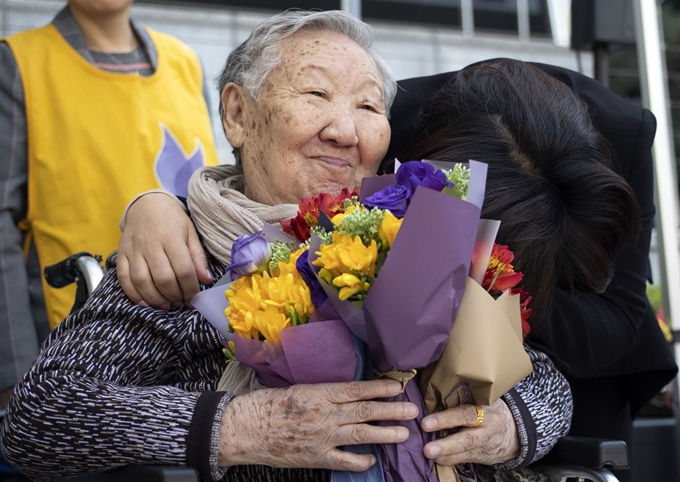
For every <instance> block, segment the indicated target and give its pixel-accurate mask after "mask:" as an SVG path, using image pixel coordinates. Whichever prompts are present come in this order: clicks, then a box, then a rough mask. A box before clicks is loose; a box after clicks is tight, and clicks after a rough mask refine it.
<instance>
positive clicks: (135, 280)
mask: <svg viewBox="0 0 680 482" xmlns="http://www.w3.org/2000/svg"><path fill="white" fill-rule="evenodd" d="M130 266H131V268H130V278H131V280H132V284H133V285H134V287H135V289H136V290H137V292H138V293H139V295H140V296H141V298H142V300H143V301H144V302H145V303H147V304H148V305H149V306H153V307H155V308H161V309H169V308H170V302H169V301H168V300H166V299H165V298H164V297H163V295H162V294H161V293H160V292H159V291H158V290H157V289H156V285H154V280H153V277H152V276H151V272H150V271H149V266H148V265H147V263H146V260H145V259H144V258H143V257H141V256H138V257H137V258H136V260H134V262H131V263H130Z"/></svg>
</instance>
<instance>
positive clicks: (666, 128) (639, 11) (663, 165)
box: [633, 0, 680, 469]
mask: <svg viewBox="0 0 680 482" xmlns="http://www.w3.org/2000/svg"><path fill="white" fill-rule="evenodd" d="M633 4H634V9H635V12H634V14H635V36H636V40H637V42H636V44H637V53H638V65H639V71H640V87H641V91H642V102H643V104H644V105H645V107H647V108H649V110H651V111H652V112H653V113H654V115H655V116H656V122H657V130H656V138H655V140H654V146H653V147H652V152H653V154H654V170H655V173H654V178H655V181H656V182H655V184H656V208H657V213H656V227H657V228H656V229H657V240H658V245H657V246H658V252H659V266H660V271H661V289H662V292H663V307H664V315H665V317H666V319H667V322H668V325H669V326H670V327H671V328H674V329H678V328H680V256H678V191H677V178H676V172H675V147H674V144H673V130H672V124H671V113H670V101H669V96H668V85H667V83H666V80H667V78H668V77H667V72H666V59H665V56H664V48H663V45H664V44H663V29H662V23H661V18H660V9H659V8H658V4H657V1H656V0H634V1H633ZM675 359H676V360H680V344H679V343H676V344H675ZM674 386H675V397H674V398H676V402H675V407H674V408H675V418H676V442H680V411H679V410H678V406H677V394H678V392H677V383H676V384H674ZM676 463H677V464H678V468H679V469H680V458H676Z"/></svg>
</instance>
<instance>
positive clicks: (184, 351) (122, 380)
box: [0, 253, 572, 481]
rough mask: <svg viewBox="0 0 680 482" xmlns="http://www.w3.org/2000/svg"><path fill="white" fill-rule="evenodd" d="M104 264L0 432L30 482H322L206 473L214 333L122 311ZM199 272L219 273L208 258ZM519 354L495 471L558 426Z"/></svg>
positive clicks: (531, 452) (547, 379)
mask: <svg viewBox="0 0 680 482" xmlns="http://www.w3.org/2000/svg"><path fill="white" fill-rule="evenodd" d="M115 262H116V256H115V253H114V254H113V255H112V256H111V257H110V258H109V261H108V263H109V266H110V269H109V271H108V272H107V274H106V276H105V278H104V280H103V281H102V283H101V284H100V286H99V287H98V288H97V290H96V291H95V292H94V293H93V295H92V297H91V298H90V299H89V300H88V302H87V304H86V305H85V307H83V308H82V309H81V310H80V311H79V312H77V313H76V314H74V315H72V316H70V317H68V318H67V319H66V320H65V321H64V322H63V323H62V324H60V325H59V326H58V327H57V329H56V330H55V331H54V332H53V333H52V334H51V336H50V337H49V339H48V340H47V341H46V343H45V344H44V345H43V347H42V350H41V352H40V354H39V355H38V358H37V359H36V360H35V362H34V364H33V366H32V368H31V369H30V371H29V372H28V373H27V374H26V375H25V376H24V378H23V380H22V381H21V383H20V384H19V385H18V386H17V387H16V390H15V394H14V396H13V398H12V399H11V401H10V406H9V410H8V414H7V417H6V419H5V422H4V425H3V427H2V432H1V434H0V435H1V436H0V445H1V448H2V452H3V454H4V455H5V457H6V458H7V460H8V461H10V463H12V464H13V465H15V466H17V467H18V468H20V469H21V470H22V472H24V473H25V474H26V475H28V476H29V477H31V478H33V479H35V480H57V479H61V478H63V477H69V476H76V475H85V474H90V473H96V472H101V471H104V470H108V469H112V468H115V467H120V466H124V465H129V464H142V463H147V464H165V465H188V466H190V467H194V468H196V469H198V470H199V472H200V474H201V477H202V478H203V479H205V480H219V479H220V478H222V477H225V478H226V479H227V480H234V481H235V480H261V481H275V480H279V481H306V480H308V481H312V480H314V481H317V480H318V481H321V480H329V477H328V472H326V471H319V470H317V471H311V470H276V469H271V468H268V467H263V466H260V467H232V468H231V469H229V470H228V471H227V472H226V474H225V471H224V470H220V469H219V468H218V466H217V450H218V438H219V425H220V422H221V419H222V413H223V411H224V407H225V406H226V405H227V403H228V402H229V400H230V399H231V395H230V394H228V393H224V392H222V393H220V392H216V391H215V390H216V387H217V383H218V381H219V379H220V376H221V374H222V371H223V370H224V367H225V364H226V361H225V357H224V355H223V354H222V352H221V344H220V337H219V335H218V334H217V332H216V331H215V330H214V329H213V328H212V327H211V326H210V324H209V323H208V322H207V321H206V320H205V319H203V318H202V317H201V316H200V315H199V314H198V313H197V312H196V311H192V310H189V309H187V308H181V309H173V310H171V311H169V312H165V311H161V310H155V309H153V308H142V307H140V306H137V305H135V304H133V303H132V302H131V301H130V300H129V299H128V298H127V296H126V295H125V294H124V293H123V291H122V289H121V288H120V285H119V284H118V281H117V279H116V270H115ZM211 269H212V271H213V274H214V275H215V279H217V278H219V276H221V272H222V267H220V266H218V264H217V263H216V262H214V260H213V261H212V262H211ZM527 351H528V353H529V357H530V358H531V361H532V363H533V367H534V370H533V373H532V374H531V375H529V376H528V377H526V378H525V379H524V380H522V381H521V382H520V383H518V384H517V385H516V386H515V387H514V388H513V389H512V390H511V391H510V392H509V393H508V394H506V395H505V396H504V397H503V399H504V401H505V402H506V403H507V404H508V406H509V407H510V410H511V411H512V414H513V416H514V419H515V422H516V425H517V429H518V433H519V437H520V442H521V453H520V456H519V457H518V458H517V459H514V460H511V461H509V462H507V463H505V464H503V465H501V466H498V467H497V468H498V469H500V470H511V469H515V468H519V467H523V466H525V465H527V464H529V463H531V462H533V461H535V460H537V459H539V458H540V457H542V456H543V455H545V454H546V453H547V452H548V451H549V450H550V449H551V448H552V446H553V445H554V443H555V442H556V441H557V439H558V438H559V437H561V436H563V435H565V434H566V433H567V431H568V429H569V424H570V420H571V413H572V398H571V392H570V389H569V386H568V384H567V382H566V380H565V379H564V377H563V376H562V375H561V374H560V373H559V372H558V371H557V370H556V369H555V367H554V366H553V364H552V362H550V360H549V359H548V358H547V357H546V356H545V355H544V354H542V353H539V352H536V351H534V350H531V349H529V348H527Z"/></svg>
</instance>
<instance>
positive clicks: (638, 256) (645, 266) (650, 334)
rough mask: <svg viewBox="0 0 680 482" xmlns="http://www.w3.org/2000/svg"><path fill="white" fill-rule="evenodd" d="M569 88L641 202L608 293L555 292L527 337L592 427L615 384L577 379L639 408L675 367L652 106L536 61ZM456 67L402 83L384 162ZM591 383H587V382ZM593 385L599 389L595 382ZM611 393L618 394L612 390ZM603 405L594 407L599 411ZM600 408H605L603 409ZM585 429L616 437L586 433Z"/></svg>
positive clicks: (407, 136)
mask: <svg viewBox="0 0 680 482" xmlns="http://www.w3.org/2000/svg"><path fill="white" fill-rule="evenodd" d="M534 65H536V66H537V67H539V68H540V69H542V70H543V71H545V72H547V73H549V74H550V75H552V76H553V77H555V78H557V79H559V80H560V81H562V82H564V83H565V84H566V85H568V86H569V87H571V88H572V89H573V90H574V91H575V92H576V94H578V95H579V96H580V97H581V98H582V99H583V100H585V101H586V103H587V104H588V105H589V108H590V113H591V118H592V121H593V123H594V125H595V126H596V127H597V129H598V130H599V131H600V132H601V133H602V134H603V135H604V136H605V137H606V138H607V140H608V141H609V143H610V144H611V147H612V149H613V152H614V156H615V161H616V166H617V168H618V170H619V172H620V173H621V174H622V175H623V176H624V177H625V178H626V180H627V181H628V182H629V183H630V185H631V186H632V187H633V189H634V190H635V193H636V196H637V198H638V202H639V205H640V218H641V231H640V235H639V238H638V241H637V243H636V245H635V246H634V247H631V248H629V249H627V250H626V251H625V252H624V253H623V254H622V255H621V256H620V257H619V258H618V259H617V261H616V272H615V275H614V277H613V279H612V282H611V284H610V286H609V288H608V289H607V290H606V292H605V293H603V294H602V295H580V296H574V295H572V294H570V293H568V292H566V291H560V292H558V295H557V300H556V303H555V307H554V310H553V311H552V314H551V315H550V317H549V318H548V319H546V320H544V321H543V322H542V323H541V324H540V325H539V326H538V327H537V328H536V329H535V330H534V331H533V332H532V333H531V334H530V335H529V337H528V339H527V341H528V343H529V344H531V345H533V346H535V347H536V348H538V349H540V350H541V351H544V352H545V353H547V354H548V355H549V356H550V357H551V358H552V359H553V361H554V362H555V364H556V365H557V366H558V368H559V369H560V370H561V371H562V372H563V373H564V374H565V375H566V376H567V378H568V379H569V381H570V383H571V384H572V386H573V387H574V388H575V389H574V406H575V416H576V415H577V414H578V415H582V416H584V417H585V418H586V422H585V423H579V424H577V425H578V426H579V427H583V426H585V427H587V426H588V425H589V424H588V423H587V418H588V414H589V413H590V412H591V410H590V408H592V407H594V406H595V404H598V403H601V402H600V398H599V394H598V393H593V391H596V390H597V387H598V386H601V387H602V389H601V390H602V391H603V392H604V391H605V390H607V391H609V392H611V390H612V388H611V384H608V383H602V384H599V383H595V384H589V385H588V390H587V395H586V394H584V393H582V391H581V390H578V389H576V386H577V385H579V384H580V383H581V381H594V380H609V381H611V380H616V386H617V387H618V388H617V393H616V394H614V395H613V396H614V397H615V398H618V399H619V401H620V402H625V403H626V404H627V405H628V407H629V408H630V411H631V413H632V414H633V415H634V414H635V413H636V412H637V411H638V410H639V409H640V408H641V407H642V406H643V405H644V404H645V403H646V402H647V401H648V400H649V399H650V398H651V397H652V396H654V395H655V394H656V393H657V392H658V391H659V390H660V389H661V388H662V387H663V386H664V385H665V384H666V383H668V382H669V381H670V380H671V379H672V378H673V377H674V376H675V374H676V372H677V366H676V364H675V362H674V360H673V353H672V351H671V349H670V347H669V346H668V344H667V343H666V341H665V340H664V338H663V336H662V333H661V330H660V329H659V326H658V324H657V321H656V318H655V315H654V313H653V311H652V309H651V308H650V306H649V303H648V301H647V296H646V293H645V291H646V281H647V279H648V278H649V275H650V266H649V261H648V254H649V243H650V237H651V230H652V223H653V217H654V212H655V209H654V202H653V164H652V154H651V146H652V141H653V139H654V134H655V131H656V120H655V118H654V116H653V115H652V113H651V112H649V111H648V110H646V109H642V108H640V107H639V106H637V105H635V104H632V103H630V102H628V101H626V100H624V99H622V98H621V97H619V96H617V95H615V94H613V93H612V92H611V91H609V90H608V89H606V88H605V87H603V86H602V85H601V84H600V83H599V82H597V81H595V80H593V79H590V78H588V77H586V76H584V75H581V74H578V73H576V72H572V71H569V70H567V69H563V68H560V67H555V66H549V65H543V64H534ZM455 75H456V73H455V72H450V73H445V74H439V75H433V76H429V77H419V78H414V79H408V80H403V81H400V82H399V85H400V87H401V88H400V89H399V91H398V93H397V97H396V100H395V102H394V105H393V107H392V119H391V121H390V122H391V126H392V142H391V144H390V148H389V151H388V153H387V155H386V157H385V161H384V162H383V168H384V169H385V170H388V171H389V170H390V169H391V168H392V166H393V164H392V162H391V161H392V160H393V159H394V157H395V156H396V155H397V154H398V153H399V151H400V150H401V149H402V148H403V147H404V146H405V145H406V144H407V142H408V141H409V139H410V137H411V133H412V130H413V125H414V122H415V121H416V119H417V116H418V111H419V108H420V105H421V103H422V102H423V101H424V100H426V99H427V98H428V97H429V96H431V95H432V94H433V93H434V92H436V91H437V90H438V89H439V88H440V87H441V86H443V84H444V83H445V82H446V81H447V80H449V79H450V78H452V77H454V76H455ZM584 383H585V382H584ZM593 386H595V388H593ZM603 395H606V396H607V397H609V398H611V397H612V393H606V394H604V393H603ZM597 412H598V411H592V413H593V417H597V416H599V415H597ZM600 413H601V412H600ZM579 431H580V432H582V433H578V434H579V435H591V436H594V435H599V436H612V435H615V434H597V433H584V432H587V430H585V429H584V430H581V429H579Z"/></svg>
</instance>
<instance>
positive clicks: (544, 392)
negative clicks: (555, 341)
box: [494, 346, 574, 470]
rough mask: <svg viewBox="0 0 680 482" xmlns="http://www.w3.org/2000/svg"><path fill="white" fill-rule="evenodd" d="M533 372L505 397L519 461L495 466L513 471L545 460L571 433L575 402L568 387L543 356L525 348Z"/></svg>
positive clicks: (545, 356) (546, 357)
mask: <svg viewBox="0 0 680 482" xmlns="http://www.w3.org/2000/svg"><path fill="white" fill-rule="evenodd" d="M525 349H526V351H527V353H528V355H529V359H530V360H531V364H532V365H533V368H534V369H533V371H532V372H531V373H530V374H529V375H528V376H527V377H525V378H524V379H523V380H521V381H520V382H519V383H518V384H517V385H515V386H514V387H513V388H512V389H511V390H510V391H509V392H508V393H506V394H505V395H503V401H504V402H505V403H506V404H507V405H508V408H510V411H511V412H512V416H513V418H514V419H515V425H516V427H517V433H518V435H519V440H520V455H519V457H517V458H516V459H513V460H510V461H508V462H505V463H503V464H498V465H495V466H494V468H495V469H497V470H514V469H518V468H521V467H525V466H526V465H528V464H530V463H532V462H535V461H537V460H538V459H540V458H541V457H543V456H545V455H546V454H547V453H548V452H550V450H551V449H552V448H553V446H554V445H555V444H556V443H557V440H558V439H559V438H560V437H563V436H565V435H566V434H567V432H568V431H569V427H570V425H571V416H572V413H573V408H574V406H573V400H572V396H571V390H570V388H569V383H567V380H566V379H565V378H564V376H563V375H562V374H561V373H560V372H559V371H558V370H557V368H555V365H553V363H552V362H551V361H550V359H549V358H548V356H547V355H545V354H544V353H541V352H538V351H536V350H533V349H531V348H529V347H526V346H525Z"/></svg>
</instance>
